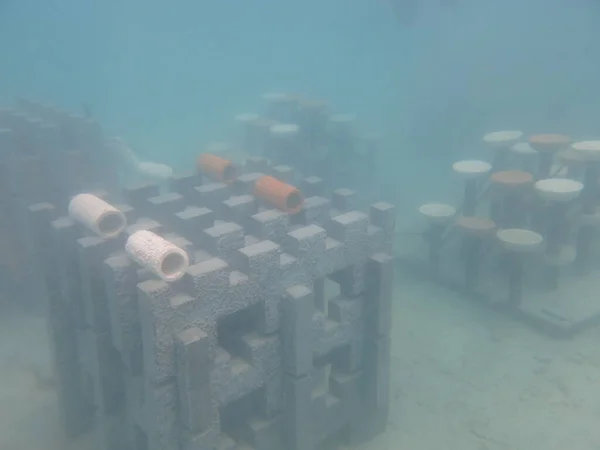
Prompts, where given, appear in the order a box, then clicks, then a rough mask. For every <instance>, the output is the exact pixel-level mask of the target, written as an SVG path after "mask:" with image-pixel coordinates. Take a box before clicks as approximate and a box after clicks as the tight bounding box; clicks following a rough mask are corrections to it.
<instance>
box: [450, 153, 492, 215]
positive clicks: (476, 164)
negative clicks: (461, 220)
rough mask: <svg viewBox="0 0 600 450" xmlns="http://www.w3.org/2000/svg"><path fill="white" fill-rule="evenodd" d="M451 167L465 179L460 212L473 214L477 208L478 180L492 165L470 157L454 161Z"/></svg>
mask: <svg viewBox="0 0 600 450" xmlns="http://www.w3.org/2000/svg"><path fill="white" fill-rule="evenodd" d="M452 169H453V170H454V172H455V173H457V174H458V175H460V176H461V177H462V178H463V179H464V180H465V193H464V198H463V207H462V213H463V215H465V216H473V215H474V214H475V211H476V208H477V195H478V192H477V191H478V182H479V181H480V180H481V179H482V178H484V177H485V176H486V175H487V174H488V173H489V172H490V170H492V166H491V164H489V163H487V162H485V161H479V160H476V159H470V160H464V161H458V162H455V163H454V164H453V165H452Z"/></svg>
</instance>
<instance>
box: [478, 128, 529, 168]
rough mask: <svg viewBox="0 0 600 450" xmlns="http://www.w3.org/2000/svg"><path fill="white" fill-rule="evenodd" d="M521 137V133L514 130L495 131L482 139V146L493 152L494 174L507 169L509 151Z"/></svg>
mask: <svg viewBox="0 0 600 450" xmlns="http://www.w3.org/2000/svg"><path fill="white" fill-rule="evenodd" d="M522 137H523V132H521V131H516V130H507V131H495V132H493V133H488V134H486V135H485V136H484V137H483V142H484V144H485V145H486V147H487V148H489V149H490V150H492V152H493V162H492V167H493V171H494V172H496V171H498V170H504V169H506V168H507V166H508V159H509V157H510V153H509V150H510V148H511V147H512V146H513V145H515V144H516V143H517V142H518V141H519V139H521V138H522Z"/></svg>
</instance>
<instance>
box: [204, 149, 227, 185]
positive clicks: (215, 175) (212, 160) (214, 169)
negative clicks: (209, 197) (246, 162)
mask: <svg viewBox="0 0 600 450" xmlns="http://www.w3.org/2000/svg"><path fill="white" fill-rule="evenodd" d="M196 165H197V167H198V170H199V171H200V172H201V173H202V174H204V175H206V176H207V177H209V178H212V179H213V180H216V181H220V182H221V183H225V184H231V183H233V182H234V181H235V179H236V178H237V169H236V167H235V165H234V164H233V162H231V161H229V160H228V159H225V158H221V157H220V156H217V155H213V154H210V153H203V154H202V155H200V156H199V157H198V161H197V164H196Z"/></svg>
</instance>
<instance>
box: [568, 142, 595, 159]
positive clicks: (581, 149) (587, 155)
mask: <svg viewBox="0 0 600 450" xmlns="http://www.w3.org/2000/svg"><path fill="white" fill-rule="evenodd" d="M571 151H573V152H574V153H575V154H577V155H579V157H580V158H582V159H583V160H584V161H598V160H600V141H581V142H575V143H573V144H572V145H571Z"/></svg>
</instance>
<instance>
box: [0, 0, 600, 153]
mask: <svg viewBox="0 0 600 450" xmlns="http://www.w3.org/2000/svg"><path fill="white" fill-rule="evenodd" d="M388 3H389V2H388V1H385V0H379V1H372V0H350V1H342V0H326V1H315V0H306V1H303V2H291V1H275V0H256V1H244V2H242V1H236V2H233V1H221V2H217V1H213V2H209V1H189V0H180V1H177V2H175V3H170V4H168V5H167V4H165V3H163V2H156V1H141V0H139V1H137V0H126V1H116V0H106V1H103V2H99V1H97V2H96V1H95V2H92V1H77V0H48V1H43V2H42V1H35V0H20V1H16V0H3V1H2V3H1V5H2V6H1V8H2V9H1V10H0V13H1V16H0V25H1V26H0V39H1V40H0V42H2V44H1V45H0V56H1V58H2V84H1V86H0V99H2V100H3V103H7V102H10V101H12V100H13V99H14V98H15V97H18V96H26V97H30V98H35V99H40V100H43V101H47V102H49V103H53V104H56V105H58V106H64V107H68V109H78V108H79V107H80V105H81V104H82V103H86V104H87V105H89V107H90V110H91V111H92V113H93V114H94V116H96V117H97V118H98V119H99V120H100V121H101V122H102V123H103V124H104V126H105V128H107V129H108V130H109V131H111V132H114V133H115V134H119V135H124V137H125V138H126V139H128V140H129V141H131V142H132V144H135V146H136V147H140V148H141V149H143V151H144V152H146V153H149V154H150V155H156V158H158V159H161V160H167V161H166V162H170V163H172V164H183V163H184V161H185V160H186V158H187V156H191V155H195V154H196V153H197V152H198V147H199V146H200V145H201V144H202V143H203V142H206V141H207V140H211V139H222V138H223V137H224V136H226V135H227V134H228V133H229V131H230V129H229V128H228V127H229V126H230V121H231V118H232V117H233V115H235V114H237V113H239V112H245V111H253V110H256V109H257V99H258V96H259V95H260V94H262V93H264V92H268V91H273V90H284V91H294V92H299V93H302V94H305V95H308V96H312V97H317V98H322V99H325V100H327V101H329V102H330V103H331V105H333V108H334V109H338V110H339V111H340V112H351V113H354V114H357V115H358V116H359V117H360V118H361V119H362V120H363V121H364V123H365V124H366V126H368V127H371V128H373V129H375V130H376V131H383V132H385V133H386V134H387V135H388V136H389V137H390V139H391V140H392V144H391V146H393V147H394V148H393V155H391V156H392V157H393V158H395V157H399V156H398V155H400V154H402V153H404V152H409V151H410V150H416V151H417V152H418V153H421V154H422V153H426V154H427V158H428V159H429V158H430V159H431V160H432V161H435V160H436V159H437V158H438V157H441V154H447V153H448V150H445V149H442V147H446V148H447V147H451V148H452V150H451V151H452V155H454V154H455V152H458V151H461V150H463V149H466V148H467V147H470V146H473V145H475V143H476V142H477V141H478V140H479V138H480V136H481V135H482V132H484V131H489V130H493V129H503V128H509V129H510V128H525V129H531V130H532V131H534V130H535V131H538V130H539V131H542V130H552V131H562V130H563V129H565V130H566V131H571V130H572V131H573V132H576V133H578V134H585V135H588V134H593V133H594V130H593V124H594V122H597V120H596V117H597V111H596V108H595V105H596V104H597V103H598V99H599V92H598V89H597V88H596V84H597V78H596V76H597V74H598V70H599V67H598V65H599V63H598V61H597V59H595V58H594V54H595V53H594V48H595V46H594V42H597V39H598V35H599V34H600V32H599V31H598V30H597V27H595V24H596V20H597V17H598V16H599V15H600V12H599V11H598V8H597V7H596V6H595V5H594V3H593V2H591V1H588V0H576V1H574V2H570V3H569V5H568V6H567V5H565V2H563V1H559V0H548V1H542V0H529V1H520V0H506V1H502V2H497V1H487V0H477V1H475V0H462V1H459V2H457V3H458V6H457V7H456V8H454V9H449V8H444V7H442V6H441V4H440V2H437V1H435V0H424V1H422V2H421V11H420V15H419V17H417V18H416V20H415V21H414V23H413V24H412V26H410V27H408V28H406V27H401V26H399V23H398V22H397V20H396V19H395V17H394V16H393V14H392V9H391V8H390V5H389V4H388ZM400 3H401V2H400ZM559 128H560V130H559ZM395 142H398V143H397V144H395ZM415 147H417V148H416V149H415ZM184 154H185V155H186V156H183V155H184Z"/></svg>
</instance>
